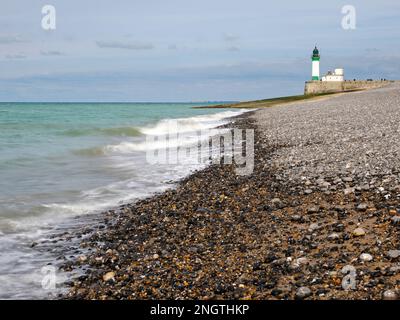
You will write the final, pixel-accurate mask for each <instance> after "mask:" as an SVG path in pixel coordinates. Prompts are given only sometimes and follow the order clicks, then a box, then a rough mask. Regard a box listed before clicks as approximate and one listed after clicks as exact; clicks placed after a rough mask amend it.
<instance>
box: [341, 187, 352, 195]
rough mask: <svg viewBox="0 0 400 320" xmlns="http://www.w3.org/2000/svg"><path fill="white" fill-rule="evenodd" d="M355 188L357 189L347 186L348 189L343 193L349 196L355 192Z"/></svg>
mask: <svg viewBox="0 0 400 320" xmlns="http://www.w3.org/2000/svg"><path fill="white" fill-rule="evenodd" d="M354 190H355V189H354V188H346V189H344V190H343V193H344V195H345V196H347V195H349V194H352V193H354Z"/></svg>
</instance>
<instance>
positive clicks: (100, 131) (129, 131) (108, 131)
mask: <svg viewBox="0 0 400 320" xmlns="http://www.w3.org/2000/svg"><path fill="white" fill-rule="evenodd" d="M141 134H142V133H141V132H140V130H139V129H138V128H135V127H119V128H94V129H72V130H68V131H65V132H63V135H65V136H68V137H82V136H90V135H105V136H118V137H137V136H140V135H141Z"/></svg>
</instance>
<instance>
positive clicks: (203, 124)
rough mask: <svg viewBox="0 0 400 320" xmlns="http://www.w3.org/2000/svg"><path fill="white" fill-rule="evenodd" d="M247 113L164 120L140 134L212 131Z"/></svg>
mask: <svg viewBox="0 0 400 320" xmlns="http://www.w3.org/2000/svg"><path fill="white" fill-rule="evenodd" d="M246 111H248V110H244V109H239V110H238V111H225V112H219V113H215V114H210V115H200V116H194V117H190V118H178V119H163V120H161V121H159V122H158V123H157V124H156V125H155V126H151V127H144V128H141V129H140V132H142V133H143V134H146V135H165V134H173V133H181V132H182V133H183V132H194V131H198V130H203V129H211V128H215V127H217V126H218V125H222V123H221V121H222V120H224V119H227V118H230V117H234V116H238V115H240V114H242V113H244V112H246Z"/></svg>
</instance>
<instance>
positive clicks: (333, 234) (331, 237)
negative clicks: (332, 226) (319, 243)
mask: <svg viewBox="0 0 400 320" xmlns="http://www.w3.org/2000/svg"><path fill="white" fill-rule="evenodd" d="M328 239H329V240H337V239H339V235H338V234H337V233H335V232H334V233H331V234H330V235H329V236H328Z"/></svg>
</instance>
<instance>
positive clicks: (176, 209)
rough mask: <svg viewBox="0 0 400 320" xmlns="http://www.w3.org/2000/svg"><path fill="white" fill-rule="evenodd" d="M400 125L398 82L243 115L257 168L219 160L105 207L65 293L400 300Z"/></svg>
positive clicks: (69, 267) (240, 121)
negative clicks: (150, 192)
mask: <svg viewBox="0 0 400 320" xmlns="http://www.w3.org/2000/svg"><path fill="white" fill-rule="evenodd" d="M399 123H400V85H399V84H398V83H393V84H390V85H388V86H386V87H383V88H380V89H374V90H368V91H362V92H351V93H345V94H340V95H334V96H330V97H327V98H324V99H321V100H316V101H304V102H301V101H299V102H295V103H291V104H288V105H280V106H274V107H270V108H262V109H257V110H255V111H252V112H248V113H246V114H244V115H241V116H239V117H236V118H233V119H232V123H231V124H229V125H228V126H230V127H232V128H241V129H254V132H255V135H254V136H255V145H254V151H255V158H254V171H253V173H252V174H250V175H248V176H239V175H237V174H236V173H235V166H234V165H226V164H218V165H216V164H214V165H210V166H208V167H207V168H205V169H203V170H200V171H197V172H195V173H193V174H191V175H190V176H188V177H186V178H184V179H183V180H181V181H179V183H178V185H177V186H176V188H173V189H169V190H167V191H165V192H163V193H160V194H157V195H155V196H153V197H150V198H146V199H143V200H139V201H137V202H135V203H132V204H128V205H124V206H121V207H119V208H116V209H115V210H109V211H107V212H104V213H103V214H102V215H101V217H100V221H99V223H98V224H97V225H96V226H95V227H93V228H89V229H88V228H82V229H80V230H78V231H76V232H77V235H78V236H79V237H80V238H81V239H82V240H81V242H80V245H79V250H78V252H80V253H81V254H80V255H78V256H77V257H76V258H75V259H72V260H70V259H65V262H64V263H63V264H62V266H61V269H62V270H63V271H66V272H70V271H74V270H80V269H82V268H84V270H85V272H84V273H83V274H81V275H80V276H79V277H76V278H74V279H72V280H71V281H70V282H68V283H67V285H68V292H67V293H65V294H64V295H63V296H61V297H60V298H63V299H204V300H209V299H256V300H257V299H317V300H320V299H329V300H330V299H377V300H381V299H386V300H395V299H398V298H399V297H400V291H399V290H400V243H399V231H400V131H399ZM349 270H350V271H349ZM349 276H351V279H350V280H351V281H350V282H348V283H349V284H350V286H346V285H345V284H346V283H347V282H346V279H347V280H348V279H349Z"/></svg>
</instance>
